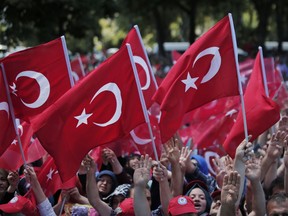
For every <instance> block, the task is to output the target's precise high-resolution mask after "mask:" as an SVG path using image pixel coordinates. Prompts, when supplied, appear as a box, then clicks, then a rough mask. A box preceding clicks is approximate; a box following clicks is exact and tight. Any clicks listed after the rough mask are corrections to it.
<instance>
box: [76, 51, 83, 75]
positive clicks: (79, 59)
mask: <svg viewBox="0 0 288 216" xmlns="http://www.w3.org/2000/svg"><path fill="white" fill-rule="evenodd" d="M77 59H78V62H79V65H80V68H81V72H82V75H83V77H84V76H85V71H84V67H83V64H82V60H81V57H80V54H79V53H77Z"/></svg>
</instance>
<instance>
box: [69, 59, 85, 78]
mask: <svg viewBox="0 0 288 216" xmlns="http://www.w3.org/2000/svg"><path fill="white" fill-rule="evenodd" d="M70 63H71V69H72V77H73V79H74V82H75V83H76V82H78V81H79V80H80V79H82V78H83V77H84V76H85V72H84V68H83V65H82V61H81V58H80V56H77V57H76V58H75V59H73V60H72V61H71V62H70Z"/></svg>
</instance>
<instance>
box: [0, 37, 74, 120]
mask: <svg viewBox="0 0 288 216" xmlns="http://www.w3.org/2000/svg"><path fill="white" fill-rule="evenodd" d="M1 62H2V63H3V67H4V69H5V74H6V77H7V81H8V85H9V87H10V95H11V99H12V104H13V107H14V111H15V115H16V117H17V118H20V119H23V118H24V119H25V120H26V121H29V119H30V118H32V117H33V116H35V115H37V114H39V113H41V112H42V111H43V110H44V109H46V108H47V107H49V106H50V105H51V104H52V103H53V102H54V101H56V100H57V99H58V98H59V97H60V96H61V95H63V94H64V92H66V91H67V90H68V89H69V88H71V84H70V79H69V75H68V69H67V65H66V61H65V55H64V51H63V47H62V41H61V38H58V39H56V40H53V41H50V42H48V43H46V44H42V45H39V46H36V47H33V48H29V49H26V50H23V51H20V52H16V53H13V54H11V55H9V56H7V57H5V58H4V59H2V60H1Z"/></svg>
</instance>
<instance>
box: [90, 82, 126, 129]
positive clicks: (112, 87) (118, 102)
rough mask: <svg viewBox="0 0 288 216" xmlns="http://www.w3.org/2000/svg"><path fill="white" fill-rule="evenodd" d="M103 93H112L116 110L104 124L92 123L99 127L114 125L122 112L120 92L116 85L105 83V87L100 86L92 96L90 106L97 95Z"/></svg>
mask: <svg viewBox="0 0 288 216" xmlns="http://www.w3.org/2000/svg"><path fill="white" fill-rule="evenodd" d="M104 91H109V92H112V93H113V94H114V96H115V99H116V110H115V113H114V115H113V116H112V118H111V119H110V120H109V121H107V122H105V123H96V122H93V124H95V125H97V126H100V127H106V126H108V125H111V124H114V123H115V122H116V121H118V119H119V118H120V116H121V112H122V111H121V110H122V97H121V91H120V89H119V87H118V86H117V84H116V83H107V84H106V85H104V86H102V87H101V88H100V89H99V90H98V91H97V92H96V93H95V95H94V96H93V98H92V99H91V101H90V104H91V103H92V102H93V100H94V99H95V98H96V97H97V95H99V94H100V93H102V92H104Z"/></svg>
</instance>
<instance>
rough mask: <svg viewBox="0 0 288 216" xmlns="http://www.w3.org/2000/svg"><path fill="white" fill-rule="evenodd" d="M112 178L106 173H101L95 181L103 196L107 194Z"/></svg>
mask: <svg viewBox="0 0 288 216" xmlns="http://www.w3.org/2000/svg"><path fill="white" fill-rule="evenodd" d="M112 184H113V181H112V178H111V177H110V176H108V175H103V176H101V178H100V179H99V180H98V182H97V186H98V190H99V192H100V193H101V194H103V195H104V196H105V195H107V194H108V193H109V192H110V191H111V188H112Z"/></svg>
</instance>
